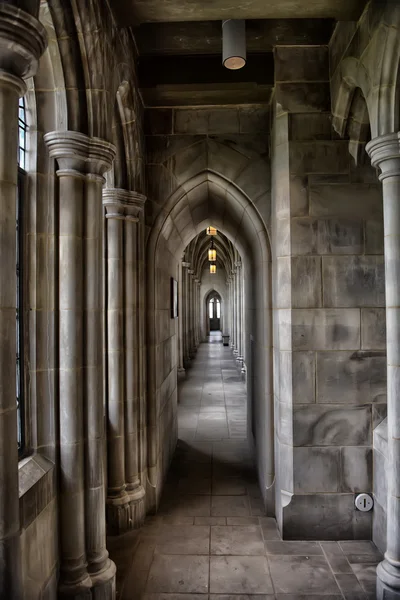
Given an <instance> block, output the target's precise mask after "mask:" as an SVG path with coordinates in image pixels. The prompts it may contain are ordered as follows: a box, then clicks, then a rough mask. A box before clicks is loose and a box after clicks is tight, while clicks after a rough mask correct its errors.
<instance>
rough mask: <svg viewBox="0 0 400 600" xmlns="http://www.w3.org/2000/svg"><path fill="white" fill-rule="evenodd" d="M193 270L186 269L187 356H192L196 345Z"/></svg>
mask: <svg viewBox="0 0 400 600" xmlns="http://www.w3.org/2000/svg"><path fill="white" fill-rule="evenodd" d="M193 275H194V271H193V269H188V290H189V306H188V316H189V356H190V358H191V359H192V358H194V356H195V354H196V346H195V343H194V286H193V284H194V280H193Z"/></svg>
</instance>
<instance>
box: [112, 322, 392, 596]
mask: <svg viewBox="0 0 400 600" xmlns="http://www.w3.org/2000/svg"><path fill="white" fill-rule="evenodd" d="M192 363H193V364H192V366H191V367H190V369H188V371H187V374H186V378H185V380H184V382H183V383H182V384H181V385H180V390H179V407H178V411H179V442H178V445H177V449H176V452H175V455H174V459H173V462H172V465H171V468H170V471H169V476H168V479H167V482H166V485H165V487H164V493H163V498H162V502H161V507H160V510H159V512H158V514H157V515H156V516H154V517H148V518H147V519H146V523H145V525H144V527H142V529H141V530H140V532H139V533H137V532H133V533H129V534H127V535H125V536H123V537H122V538H121V537H120V538H116V539H115V540H114V541H115V548H114V549H113V546H114V543H112V544H111V555H112V558H113V560H115V562H116V563H117V567H118V572H117V586H118V590H119V596H118V598H119V599H121V600H308V599H310V600H343V599H345V600H373V599H374V598H375V568H376V565H377V564H378V562H379V561H380V560H381V559H382V557H381V555H380V554H379V553H378V551H377V549H376V547H375V546H374V544H373V543H372V542H371V541H345V542H340V543H338V542H303V541H294V542H291V541H282V540H281V538H280V535H279V532H278V530H277V527H276V523H275V520H274V519H272V518H268V517H265V516H264V513H263V507H262V502H261V497H260V493H259V490H258V485H257V481H256V473H255V469H254V465H253V460H252V455H251V451H250V449H249V447H248V445H247V442H246V395H245V386H244V384H243V382H242V380H241V378H240V376H239V373H238V370H237V368H236V364H235V361H234V359H233V356H232V352H231V349H230V348H227V347H223V345H222V343H221V339H220V335H219V334H218V333H214V334H213V335H212V336H210V338H209V343H206V344H201V345H200V347H199V349H198V352H197V355H196V358H195V359H194V360H193V361H192Z"/></svg>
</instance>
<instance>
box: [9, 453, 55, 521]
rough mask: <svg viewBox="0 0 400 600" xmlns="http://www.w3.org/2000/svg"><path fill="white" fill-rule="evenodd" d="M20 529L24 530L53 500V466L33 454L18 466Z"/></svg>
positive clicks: (42, 457)
mask: <svg viewBox="0 0 400 600" xmlns="http://www.w3.org/2000/svg"><path fill="white" fill-rule="evenodd" d="M18 476H19V504H20V520H21V529H26V528H27V527H29V525H30V524H31V523H32V522H33V521H34V520H35V518H36V517H37V516H38V515H39V514H40V513H41V512H42V510H44V509H45V508H46V506H47V505H48V504H49V503H50V501H51V500H52V499H53V498H54V496H55V494H56V492H55V466H54V464H53V463H52V462H51V461H50V460H49V459H47V458H45V457H44V456H41V455H40V454H34V455H32V456H29V457H27V458H24V459H22V460H21V461H20V462H19V465H18Z"/></svg>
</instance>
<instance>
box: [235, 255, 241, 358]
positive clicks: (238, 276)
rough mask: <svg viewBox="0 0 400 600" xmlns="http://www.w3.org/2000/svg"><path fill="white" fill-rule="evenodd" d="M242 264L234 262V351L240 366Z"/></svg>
mask: <svg viewBox="0 0 400 600" xmlns="http://www.w3.org/2000/svg"><path fill="white" fill-rule="evenodd" d="M241 279H242V263H241V261H240V260H238V261H237V262H236V289H237V292H236V293H237V316H236V331H237V333H236V338H237V339H236V349H237V359H236V360H237V364H238V365H240V367H241V366H242V360H243V356H242V285H241Z"/></svg>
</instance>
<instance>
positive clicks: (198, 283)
mask: <svg viewBox="0 0 400 600" xmlns="http://www.w3.org/2000/svg"><path fill="white" fill-rule="evenodd" d="M194 282H195V283H197V285H200V283H201V281H200V279H197V277H196V278H195V280H194Z"/></svg>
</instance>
